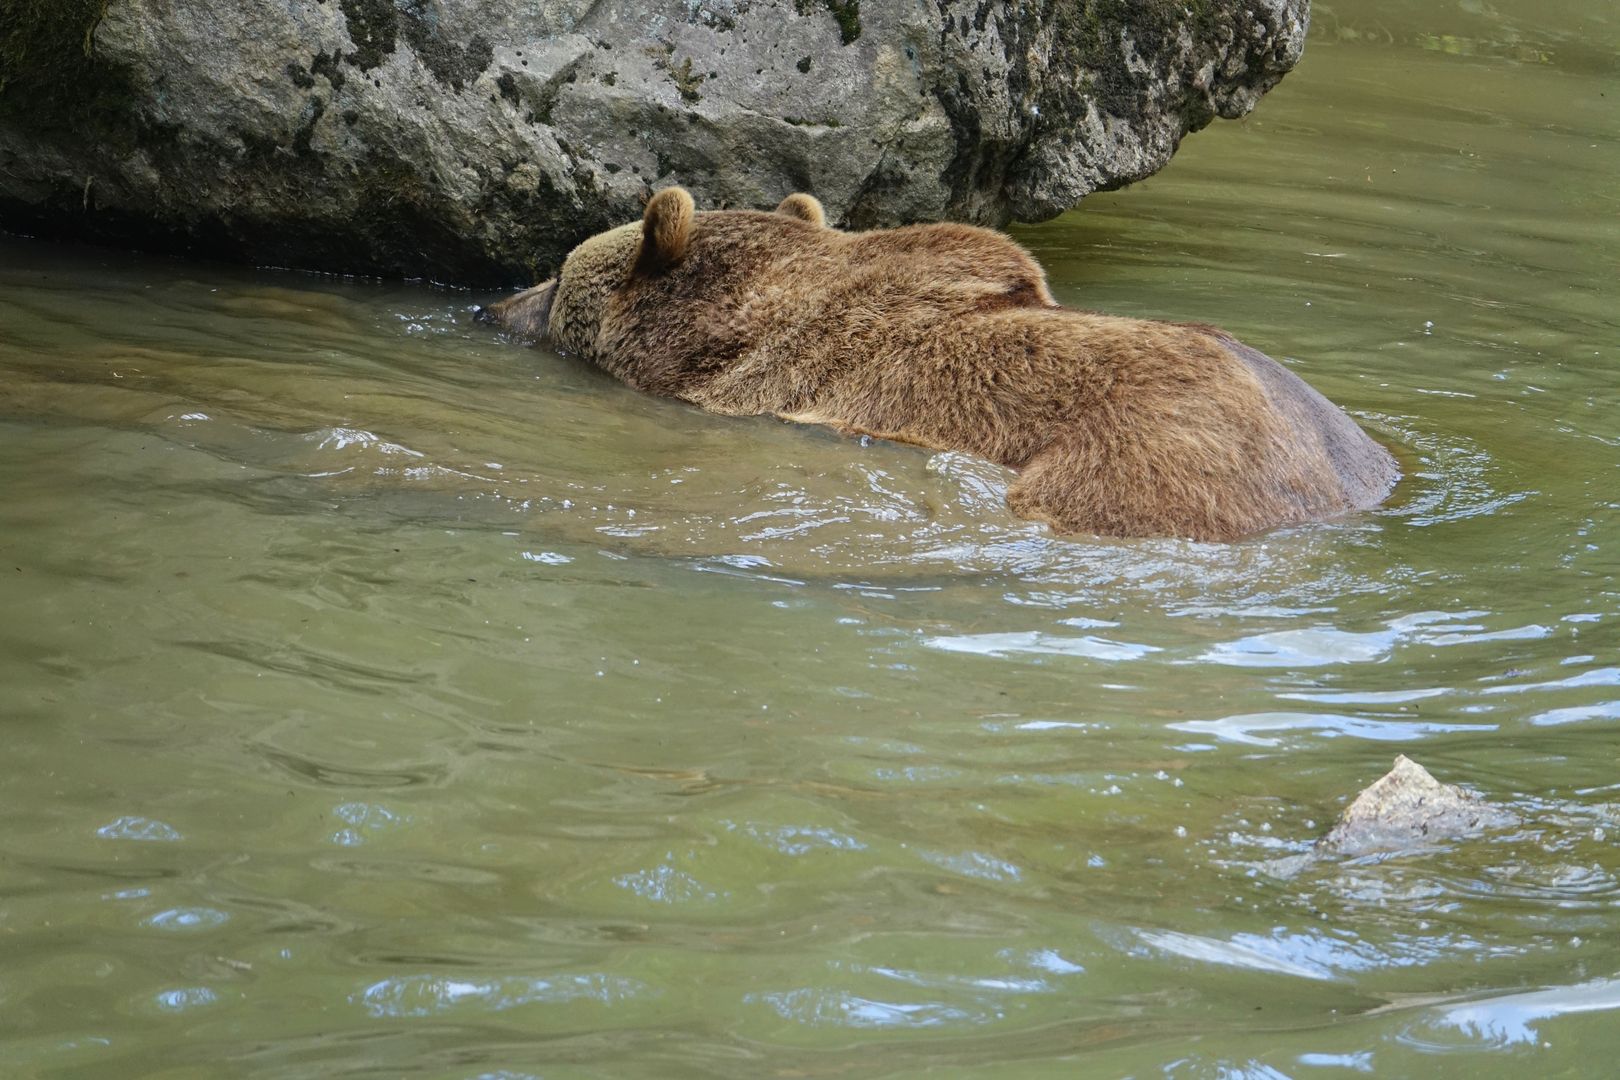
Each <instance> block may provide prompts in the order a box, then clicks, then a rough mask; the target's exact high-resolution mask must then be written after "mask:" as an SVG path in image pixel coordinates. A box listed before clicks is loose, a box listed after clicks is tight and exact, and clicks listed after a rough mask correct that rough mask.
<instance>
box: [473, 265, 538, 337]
mask: <svg viewBox="0 0 1620 1080" xmlns="http://www.w3.org/2000/svg"><path fill="white" fill-rule="evenodd" d="M556 297H557V279H556V278H552V279H551V280H549V281H543V282H541V283H540V284H538V285H536V286H534V287H533V288H529V289H524V290H523V291H522V292H520V293H518V294H517V295H516V296H509V297H507V298H506V299H505V300H497V301H496V302H495V303H493V304H490V305H488V306H486V307H481V308H479V309H478V310H477V311H475V312H474V313H473V318H474V319H476V320H477V321H478V322H481V323H487V324H489V325H493V326H498V327H500V328H501V329H502V330H505V331H506V332H507V333H509V334H513V335H515V336H517V337H522V338H527V339H529V340H531V341H539V340H541V339H543V338H544V337H545V336H546V327H547V324H549V323H550V321H551V304H552V301H553V300H555V299H556Z"/></svg>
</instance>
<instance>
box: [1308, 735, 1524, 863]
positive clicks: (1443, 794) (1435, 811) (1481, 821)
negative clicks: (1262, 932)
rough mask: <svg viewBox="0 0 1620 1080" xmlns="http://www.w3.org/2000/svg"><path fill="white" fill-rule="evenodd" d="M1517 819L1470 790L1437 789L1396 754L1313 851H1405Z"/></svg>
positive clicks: (1416, 767)
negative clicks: (1385, 769) (1386, 770)
mask: <svg viewBox="0 0 1620 1080" xmlns="http://www.w3.org/2000/svg"><path fill="white" fill-rule="evenodd" d="M1518 820H1519V819H1518V818H1517V817H1516V816H1515V815H1514V814H1513V813H1512V812H1510V811H1508V810H1504V809H1502V808H1501V807H1497V806H1492V805H1490V804H1489V803H1487V802H1486V801H1485V800H1484V799H1482V798H1481V797H1480V796H1478V795H1476V794H1474V793H1473V792H1471V791H1464V790H1463V789H1462V788H1460V787H1457V786H1456V785H1455V784H1442V783H1441V782H1440V781H1438V780H1436V779H1435V778H1434V777H1433V776H1430V775H1429V772H1428V770H1427V769H1425V768H1424V767H1423V766H1421V765H1419V764H1418V763H1417V762H1415V761H1413V760H1412V759H1411V758H1409V757H1407V756H1406V755H1405V754H1400V755H1397V756H1396V758H1395V765H1394V767H1393V768H1391V769H1390V770H1389V772H1387V773H1385V774H1384V775H1383V776H1382V777H1380V778H1379V779H1378V780H1376V781H1374V782H1373V783H1372V784H1371V786H1369V787H1368V788H1367V789H1366V790H1364V791H1363V792H1362V793H1361V794H1360V795H1357V796H1356V798H1355V801H1354V802H1352V803H1351V804H1350V805H1349V806H1347V807H1345V810H1344V813H1343V814H1341V815H1340V816H1339V821H1338V823H1337V824H1336V825H1334V826H1333V828H1332V829H1331V830H1330V831H1329V832H1328V834H1327V835H1326V836H1324V837H1323V838H1322V839H1320V840H1318V841H1317V842H1316V852H1317V853H1318V854H1337V855H1350V856H1356V855H1367V854H1370V853H1372V852H1378V851H1407V850H1411V849H1415V848H1424V847H1428V846H1430V845H1432V844H1434V843H1437V842H1439V841H1443V840H1460V839H1464V838H1467V837H1471V836H1478V835H1479V834H1480V833H1482V832H1485V831H1487V830H1490V829H1502V828H1506V827H1508V826H1510V825H1515V824H1517V823H1518Z"/></svg>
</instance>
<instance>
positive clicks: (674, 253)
mask: <svg viewBox="0 0 1620 1080" xmlns="http://www.w3.org/2000/svg"><path fill="white" fill-rule="evenodd" d="M693 209H694V206H693V203H692V196H691V195H689V194H688V193H687V191H686V189H685V188H678V187H672V188H665V189H664V190H663V191H660V192H659V193H658V194H656V195H654V196H653V197H652V198H651V199H649V200H648V201H647V212H646V213H645V214H643V215H642V218H641V251H640V253H639V254H638V255H637V256H636V273H637V274H641V275H644V276H648V277H650V276H652V275H654V274H661V273H663V272H664V271H665V270H668V269H669V268H670V267H672V266H674V265H675V264H676V263H678V262H680V261H681V259H683V258H685V257H686V244H687V241H688V240H690V239H691V238H692V212H693Z"/></svg>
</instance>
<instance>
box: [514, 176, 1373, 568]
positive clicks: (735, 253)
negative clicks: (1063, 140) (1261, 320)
mask: <svg viewBox="0 0 1620 1080" xmlns="http://www.w3.org/2000/svg"><path fill="white" fill-rule="evenodd" d="M483 317H484V318H486V319H488V320H490V321H494V322H496V323H499V324H501V325H503V326H505V327H506V328H507V329H509V330H511V331H512V332H514V333H516V334H519V335H523V336H528V337H533V338H537V339H541V340H544V341H546V342H547V343H549V344H550V345H551V346H552V347H554V348H556V349H557V350H558V351H560V352H562V353H564V354H566V355H578V356H580V357H583V358H584V359H586V360H589V361H590V362H591V363H593V364H596V365H597V366H599V367H601V368H602V369H603V370H605V371H607V372H608V373H609V374H611V375H614V376H615V377H617V378H619V379H621V380H623V381H624V382H626V383H628V384H629V385H631V386H633V387H636V388H637V389H641V390H646V391H648V392H650V393H654V394H661V395H664V396H666V397H672V398H677V399H679V400H682V401H687V402H691V403H692V404H694V405H698V406H701V407H702V408H705V409H708V410H711V411H713V412H717V413H725V414H729V415H753V414H760V413H764V414H770V415H774V416H778V417H781V418H783V419H787V420H796V421H802V422H806V423H816V424H827V425H830V426H832V427H834V428H836V429H837V430H839V431H841V432H844V433H847V434H860V435H871V436H874V437H877V438H882V439H892V440H895V441H898V442H906V443H915V444H917V445H919V446H924V447H928V448H930V449H935V450H960V451H965V452H967V453H970V454H974V455H977V456H979V457H984V458H988V459H990V460H991V461H995V462H998V463H1000V464H1002V465H1005V466H1007V467H1009V468H1011V469H1013V470H1015V471H1016V472H1017V474H1018V475H1017V478H1016V479H1015V480H1014V481H1013V483H1012V485H1011V486H1010V488H1009V489H1008V492H1007V505H1008V507H1009V508H1011V510H1012V511H1013V513H1015V514H1017V515H1019V516H1020V517H1024V518H1028V519H1031V520H1034V521H1041V522H1045V523H1047V524H1048V525H1050V526H1051V527H1052V528H1053V529H1054V530H1056V531H1057V532H1060V533H1100V534H1105V535H1110V536H1131V537H1145V536H1180V537H1189V538H1193V539H1198V540H1220V541H1224V540H1232V539H1236V538H1238V537H1242V536H1247V535H1251V534H1253V533H1256V532H1260V531H1261V530H1264V529H1270V528H1274V527H1276V526H1280V525H1289V524H1295V523H1298V522H1305V521H1313V520H1319V519H1323V518H1329V517H1333V516H1335V515H1339V514H1344V513H1347V512H1349V511H1354V510H1364V509H1368V508H1370V507H1373V506H1376V505H1378V503H1379V502H1381V501H1382V500H1383V499H1384V497H1385V496H1386V495H1387V494H1388V493H1389V491H1390V489H1391V487H1392V486H1393V484H1394V482H1395V479H1396V477H1397V474H1398V470H1397V468H1396V464H1395V460H1394V458H1392V457H1391V456H1390V454H1389V452H1388V451H1387V450H1385V449H1384V448H1383V447H1381V446H1380V445H1378V444H1377V443H1376V442H1374V441H1373V440H1372V439H1371V438H1369V437H1368V436H1367V435H1366V433H1365V432H1363V431H1362V430H1361V429H1360V428H1359V427H1357V426H1356V424H1355V423H1354V422H1353V421H1352V420H1351V419H1350V418H1349V417H1348V416H1346V415H1345V414H1344V413H1343V412H1341V411H1340V410H1339V409H1338V408H1336V407H1335V406H1334V405H1333V404H1332V403H1330V402H1329V401H1328V400H1327V399H1326V398H1324V397H1322V396H1321V395H1320V394H1318V393H1317V392H1316V391H1315V390H1313V389H1311V388H1310V387H1309V386H1307V385H1306V384H1305V382H1304V381H1303V380H1301V379H1300V378H1299V377H1298V376H1296V375H1294V374H1293V373H1292V372H1290V371H1289V370H1288V369H1287V368H1284V367H1283V366H1282V365H1280V364H1278V363H1277V362H1275V361H1274V360H1272V359H1270V358H1269V357H1267V356H1264V355H1263V354H1261V353H1259V352H1257V351H1255V350H1254V349H1251V348H1249V347H1248V346H1246V345H1244V344H1242V343H1240V342H1238V341H1236V340H1234V339H1233V338H1232V337H1231V336H1229V335H1228V334H1226V333H1224V332H1223V331H1221V330H1218V329H1216V328H1215V327H1212V326H1201V325H1191V324H1181V323H1163V322H1149V321H1144V320H1141V319H1126V318H1117V317H1115V316H1111V315H1100V314H1095V313H1092V312H1085V311H1076V310H1072V309H1069V308H1065V307H1062V306H1060V305H1059V304H1058V303H1057V302H1056V301H1054V300H1053V299H1052V294H1051V292H1050V291H1049V290H1048V288H1047V285H1046V276H1045V274H1044V273H1043V272H1042V271H1041V268H1040V266H1039V265H1038V264H1037V263H1036V262H1035V260H1034V259H1033V258H1031V257H1030V255H1029V253H1028V252H1026V251H1024V249H1023V248H1021V247H1019V246H1018V245H1017V244H1015V243H1014V242H1013V241H1012V240H1011V239H1009V238H1008V237H1006V236H1003V235H1002V234H1000V233H996V232H992V231H990V230H988V229H980V228H974V227H971V226H966V225H951V224H941V225H913V226H907V227H905V228H898V229H883V230H874V231H872V232H864V233H846V232H841V231H839V230H836V229H832V228H828V227H827V225H826V223H825V218H824V215H823V213H822V209H821V206H820V204H819V203H818V202H816V200H815V199H813V198H811V197H810V196H808V195H793V196H790V197H789V198H788V199H786V200H785V201H784V202H783V203H782V205H781V206H780V207H778V208H777V210H776V211H775V212H773V213H766V212H761V211H754V210H727V211H717V212H711V213H702V214H697V213H694V210H693V204H692V197H691V196H690V195H689V194H687V192H686V191H685V190H683V189H681V188H667V189H665V190H663V191H660V192H658V194H656V195H654V196H653V197H652V199H651V201H649V202H648V204H647V209H646V213H645V215H644V217H643V218H642V220H641V221H639V222H633V223H631V224H628V225H623V226H620V227H619V228H617V229H613V230H611V231H609V232H605V233H601V234H600V235H597V236H593V237H591V238H590V239H589V240H586V241H585V242H584V243H582V244H580V245H579V247H577V248H575V249H574V250H573V252H572V253H570V254H569V256H568V258H567V259H566V260H565V261H564V262H563V266H562V272H561V273H560V274H558V276H557V277H556V278H554V279H552V280H550V281H547V282H545V283H544V284H541V285H537V286H535V287H534V288H531V289H529V290H527V291H525V292H522V293H519V294H517V295H516V296H513V297H511V298H510V299H507V300H504V301H502V302H500V303H497V304H494V305H492V306H491V307H490V308H488V309H486V311H485V312H484V315H483Z"/></svg>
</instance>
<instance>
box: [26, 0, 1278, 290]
mask: <svg viewBox="0 0 1620 1080" xmlns="http://www.w3.org/2000/svg"><path fill="white" fill-rule="evenodd" d="M11 6H12V7H14V8H15V16H14V19H13V20H12V25H11V26H10V27H8V28H6V29H5V30H4V31H0V228H5V229H8V230H13V231H20V232H43V233H51V234H76V235H83V236H89V237H98V238H106V239H112V240H118V241H122V242H134V243H137V244H140V245H143V246H148V247H158V248H163V249H168V250H192V251H197V252H201V253H207V254H214V255H223V256H226V257H229V258H235V259H245V260H252V261H255V262H260V263H272V264H282V265H293V266H300V267H307V268H314V269H322V270H331V271H352V272H371V273H384V274H407V275H420V276H429V277H433V278H438V279H442V280H454V281H462V282H469V283H471V282H479V283H484V282H494V281H509V282H518V281H529V280H533V279H535V278H537V277H540V276H542V275H543V274H544V273H545V272H546V271H547V270H549V269H550V268H552V267H554V266H555V265H556V263H557V262H558V261H559V260H560V258H561V257H562V255H563V254H565V253H566V252H567V251H568V250H569V249H570V248H571V247H572V246H573V245H574V244H575V243H577V242H578V241H579V240H581V239H583V238H584V237H586V236H589V235H591V234H593V233H595V232H598V231H600V230H602V229H603V228H606V227H609V226H612V225H615V224H618V223H621V222H623V221H628V220H631V219H633V218H635V217H636V216H638V215H639V213H640V208H641V205H642V203H643V201H644V200H645V198H646V197H647V195H648V194H649V192H651V191H652V190H655V189H657V188H659V187H662V186H664V185H667V184H673V183H680V184H683V185H685V186H687V187H689V188H690V189H691V190H692V191H693V193H694V195H696V196H697V199H698V201H699V203H700V204H701V205H703V206H708V207H760V208H768V207H770V206H774V205H775V204H776V203H777V202H778V201H779V200H780V199H781V198H782V197H783V196H785V195H787V194H789V193H791V192H793V191H808V192H812V193H814V194H815V195H816V196H818V197H819V198H820V199H821V201H822V202H823V203H824V204H825V205H826V207H827V209H828V212H829V217H830V218H831V219H832V221H833V222H834V223H836V224H839V225H842V226H845V227H855V228H865V227H871V226H877V225H888V224H895V223H900V222H908V221H926V220H941V219H955V220H963V221H971V222H976V223H980V224H992V225H1000V224H1005V223H1006V222H1008V221H1010V220H1013V219H1019V220H1025V221H1033V220H1040V219H1044V218H1047V217H1051V216H1053V215H1055V214H1058V213H1060V212H1062V211H1064V210H1066V209H1069V208H1070V207H1072V206H1073V205H1075V204H1076V203H1077V202H1078V201H1079V200H1080V199H1082V198H1083V197H1085V196H1086V195H1087V194H1089V193H1090V192H1093V191H1096V190H1099V189H1105V188H1113V187H1118V186H1121V185H1123V184H1126V183H1129V182H1131V181H1133V180H1138V179H1141V178H1143V177H1145V176H1147V175H1149V174H1151V173H1152V172H1154V171H1155V170H1156V169H1158V168H1160V167H1162V166H1163V165H1164V164H1165V163H1166V162H1167V161H1168V160H1169V159H1170V156H1171V154H1172V153H1173V152H1174V151H1175V149H1176V147H1177V145H1178V144H1179V142H1180V140H1181V138H1182V137H1183V136H1184V135H1185V134H1187V133H1188V132H1189V131H1194V130H1197V129H1198V128H1200V127H1202V126H1204V125H1205V124H1207V123H1209V122H1210V121H1211V120H1212V119H1213V118H1215V117H1217V116H1224V117H1236V116H1241V115H1243V114H1244V113H1246V112H1248V111H1249V110H1250V109H1252V108H1253V107H1254V105H1255V103H1256V101H1257V100H1258V99H1259V97H1260V95H1261V94H1262V93H1264V92H1265V91H1266V90H1268V89H1269V88H1270V87H1272V86H1273V85H1275V84H1276V82H1277V81H1278V80H1279V79H1280V78H1281V77H1282V76H1283V74H1284V73H1286V72H1287V71H1288V70H1289V69H1290V68H1291V67H1292V66H1293V65H1294V63H1295V62H1296V61H1297V60H1298V58H1299V55H1300V52H1301V49H1302V47H1303V43H1304V36H1305V30H1306V23H1307V18H1308V0H1244V2H1241V3H1239V2H1235V0H1199V2H1197V3H1183V2H1177V0H1077V2H1073V3H1057V2H1045V3H1034V4H1024V3H992V2H989V0H984V2H977V0H965V2H964V0H923V2H920V3H919V2H902V0H651V2H631V0H595V2H592V0H247V2H245V3H240V4H230V5H217V4H202V3H159V2H157V0H13V4H12V5H11Z"/></svg>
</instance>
